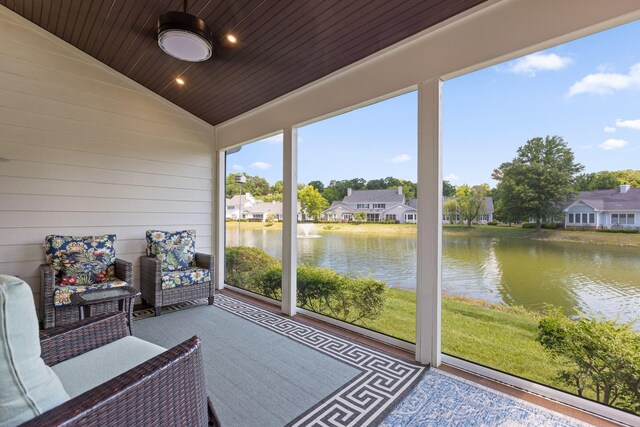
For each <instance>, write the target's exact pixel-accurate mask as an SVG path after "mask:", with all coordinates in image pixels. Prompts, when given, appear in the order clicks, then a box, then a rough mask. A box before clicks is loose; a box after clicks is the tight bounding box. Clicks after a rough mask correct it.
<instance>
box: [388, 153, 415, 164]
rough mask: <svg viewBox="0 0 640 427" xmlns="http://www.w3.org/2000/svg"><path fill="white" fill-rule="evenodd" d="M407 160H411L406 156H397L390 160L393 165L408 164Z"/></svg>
mask: <svg viewBox="0 0 640 427" xmlns="http://www.w3.org/2000/svg"><path fill="white" fill-rule="evenodd" d="M409 160H411V156H410V155H408V154H398V155H397V156H395V157H393V158H392V159H391V161H392V162H393V163H404V162H408V161H409Z"/></svg>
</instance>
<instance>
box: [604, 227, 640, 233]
mask: <svg viewBox="0 0 640 427" xmlns="http://www.w3.org/2000/svg"><path fill="white" fill-rule="evenodd" d="M597 231H599V232H600V233H623V234H638V233H640V230H639V229H634V228H618V229H609V228H601V229H598V230H597Z"/></svg>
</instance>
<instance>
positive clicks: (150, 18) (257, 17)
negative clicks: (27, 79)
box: [0, 0, 486, 125]
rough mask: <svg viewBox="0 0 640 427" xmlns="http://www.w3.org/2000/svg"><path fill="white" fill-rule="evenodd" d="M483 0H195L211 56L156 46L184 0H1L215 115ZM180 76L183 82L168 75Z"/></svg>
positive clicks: (248, 105)
mask: <svg viewBox="0 0 640 427" xmlns="http://www.w3.org/2000/svg"><path fill="white" fill-rule="evenodd" d="M484 1H486V0H349V1H345V0H237V1H232V0H216V1H213V0H192V1H189V2H188V12H189V13H191V14H194V15H196V16H198V17H200V18H203V19H204V20H205V21H206V22H207V23H208V24H209V26H210V27H211V29H212V31H213V32H214V33H215V34H214V36H215V38H216V40H222V39H223V38H224V35H226V34H227V33H229V32H232V33H233V34H235V35H236V36H237V37H238V38H239V40H240V41H239V43H238V44H237V45H236V46H234V47H231V46H229V45H228V44H225V43H221V42H216V43H215V46H214V56H213V58H212V59H210V60H208V61H206V62H202V63H187V62H182V61H179V60H177V59H174V58H172V57H170V56H168V55H167V54H165V53H164V52H162V51H161V50H160V48H159V47H158V44H157V40H156V26H157V20H158V16H159V15H161V14H162V13H165V12H167V11H172V10H182V7H183V1H182V0H0V4H2V5H4V6H6V7H8V8H9V9H11V10H13V11H14V12H16V13H18V14H20V15H22V16H23V17H25V18H26V19H28V20H30V21H32V22H34V23H35V24H37V25H39V26H40V27H42V28H44V29H45V30H47V31H49V32H50V33H53V34H55V35H56V36H58V37H60V38H61V39H63V40H65V41H67V42H68V43H70V44H72V45H74V46H76V47H77V48H79V49H81V50H83V51H85V52H86V53H88V54H89V55H91V56H93V57H94V58H96V59H98V60H100V61H102V62H103V63H105V64H107V65H108V66H110V67H112V68H114V69H115V70H117V71H119V72H120V73H122V74H124V75H126V76H127V77H129V78H131V79H133V80H135V81H137V82H138V83H140V84H142V85H143V86H146V87H147V88H149V89H151V90H152V91H154V92H156V93H158V94H159V95H161V96H163V97H165V98H167V99H168V100H170V101H171V102H174V103H175V104H177V105H179V106H180V107H182V108H184V109H185V110H187V111H189V112H191V113H193V114H195V115H196V116H198V117H200V118H201V119H203V120H205V121H207V122H209V123H211V124H213V125H216V124H219V123H222V122H224V121H225V120H228V119H230V118H233V117H235V116H237V115H239V114H242V113H244V112H246V111H249V110H251V109H253V108H256V107H258V106H260V105H262V104H264V103H266V102H268V101H271V100H273V99H275V98H277V97H279V96H281V95H284V94H286V93H288V92H290V91H292V90H295V89H297V88H299V87H302V86H304V85H306V84H308V83H310V82H312V81H314V80H317V79H319V78H321V77H323V76H326V75H327V74H330V73H332V72H334V71H336V70H339V69H340V68H342V67H345V66H347V65H349V64H351V63H353V62H356V61H358V60H360V59H362V58H364V57H366V56H368V55H371V54H373V53H375V52H377V51H379V50H381V49H384V48H386V47H388V46H390V45H392V44H394V43H397V42H399V41H400V40H402V39H405V38H407V37H409V36H411V35H413V34H416V33H418V32H420V31H422V30H424V29H426V28H429V27H431V26H433V25H435V24H437V23H439V22H442V21H444V20H446V19H448V18H451V17H452V16H455V15H457V14H458V13H461V12H463V11H465V10H467V9H469V8H471V7H473V6H476V5H478V4H480V3H483V2H484ZM178 76H181V77H182V78H183V79H184V80H185V81H186V84H185V85H184V86H182V87H180V86H178V85H177V84H175V82H174V79H175V78H176V77H178Z"/></svg>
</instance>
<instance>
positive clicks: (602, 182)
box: [575, 171, 620, 191]
mask: <svg viewBox="0 0 640 427" xmlns="http://www.w3.org/2000/svg"><path fill="white" fill-rule="evenodd" d="M618 185H620V182H619V181H618V173H617V172H610V171H601V172H595V173H581V174H580V175H578V176H576V182H575V190H576V191H593V190H610V189H614V188H618Z"/></svg>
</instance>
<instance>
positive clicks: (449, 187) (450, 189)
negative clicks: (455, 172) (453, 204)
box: [442, 180, 458, 197]
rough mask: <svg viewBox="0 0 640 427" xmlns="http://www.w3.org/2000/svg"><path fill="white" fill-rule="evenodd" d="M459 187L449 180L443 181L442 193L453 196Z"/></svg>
mask: <svg viewBox="0 0 640 427" xmlns="http://www.w3.org/2000/svg"><path fill="white" fill-rule="evenodd" d="M457 189H458V188H457V187H456V186H455V185H453V184H452V183H450V182H449V181H447V180H444V181H442V195H443V196H445V197H453V196H454V195H455V194H456V190H457Z"/></svg>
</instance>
